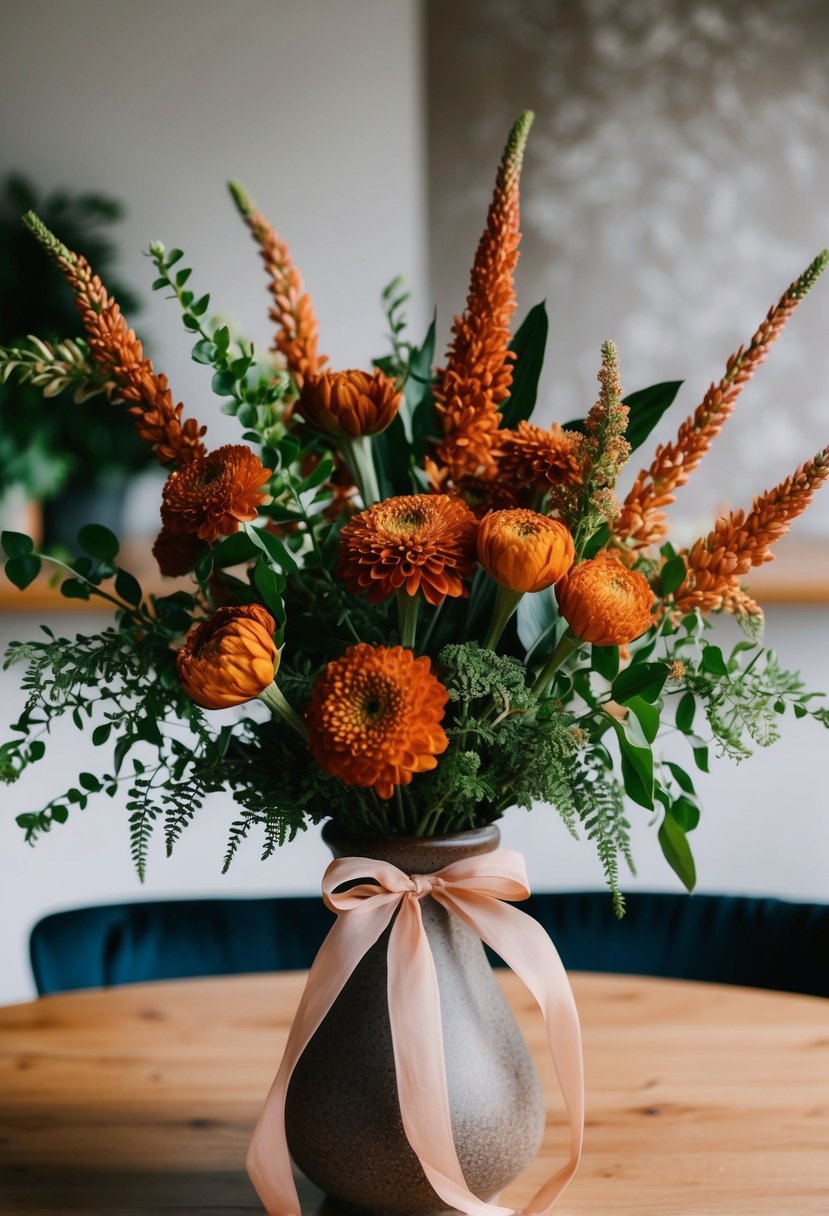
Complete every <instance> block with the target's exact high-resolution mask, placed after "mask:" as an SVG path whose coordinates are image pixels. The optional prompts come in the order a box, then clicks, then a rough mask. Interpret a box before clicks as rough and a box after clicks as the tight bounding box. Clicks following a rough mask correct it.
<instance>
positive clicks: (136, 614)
mask: <svg viewBox="0 0 829 1216" xmlns="http://www.w3.org/2000/svg"><path fill="white" fill-rule="evenodd" d="M34 556H35V557H39V558H40V559H41V561H44V562H51V563H52V565H53V566H60V567H61V569H62V570H65V571H66V573H67V574H71V576H72V578H76V579H78V580H79V581H80V582H82V583H86V585H87V586H88V587H90V588H91V590H92V594H93V595H99V596H100V597H101V599H103V600H109V602H110V604H114V605H115V607H116V608H120V609H121V611H122V612H126V614H127V615H128V616H131V617H132V618H133V620H134V621H141V622H145V621H146V616H145V615H144V613H143V612H142V611H141V610H140V609H138V608H135V607H134V606H133V605H132V604H125V603H124V601H123V600H119V599H116V597H115V596H114V595H110V594H109V592H108V591H102V590H101V588H100V587H99V585H98V584H97V583H93V582H92V580H91V579H89V578H86V576H85V575H83V574H78V572H77V570H73V569H72V567H71V566H69V565H67V563H66V562H62V561H61V560H60V558H58V557H51V556H50V555H49V554H48V553H35V554H34ZM113 577H115V576H114V575H113Z"/></svg>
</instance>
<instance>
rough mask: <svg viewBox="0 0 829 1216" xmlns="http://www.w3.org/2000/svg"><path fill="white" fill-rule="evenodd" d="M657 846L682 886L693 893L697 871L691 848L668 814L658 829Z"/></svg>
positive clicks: (667, 813)
mask: <svg viewBox="0 0 829 1216" xmlns="http://www.w3.org/2000/svg"><path fill="white" fill-rule="evenodd" d="M659 844H660V846H661V848H662V852H663V853H664V855H665V860H666V861H667V863H668V865H669V866H670V867H671V869H672V870H673V871H674V873H675V874H676V875H677V876H678V878H679V879H680V881H681V882H682V884H683V886H684V887H685V888H686V890H688V891H693V889H694V887H695V886H696V882H697V871H696V866H695V865H694V858H693V855H692V853H691V847H690V845H689V844H688V839H687V837H686V835H685V833H684V831H683V830H682V828H681V827H680V826H679V824H678V823H677V822H676V820H675V819H673V818H672V817H671V814H670V812H666V814H665V818H664V819H663V820H662V825H661V827H660V829H659Z"/></svg>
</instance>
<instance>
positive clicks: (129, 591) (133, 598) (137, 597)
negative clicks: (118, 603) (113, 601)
mask: <svg viewBox="0 0 829 1216" xmlns="http://www.w3.org/2000/svg"><path fill="white" fill-rule="evenodd" d="M115 591H116V594H117V595H120V597H121V599H122V600H126V601H127V603H128V604H140V603H141V584H140V583H139V581H138V579H137V578H136V577H135V575H133V574H130V572H129V571H128V570H120V569H119V571H118V573H117V574H116V575H115Z"/></svg>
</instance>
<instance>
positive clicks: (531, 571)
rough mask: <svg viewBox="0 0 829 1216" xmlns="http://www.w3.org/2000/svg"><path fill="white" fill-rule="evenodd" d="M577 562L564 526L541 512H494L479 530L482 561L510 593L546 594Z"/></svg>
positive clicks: (486, 516)
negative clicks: (532, 592) (544, 592)
mask: <svg viewBox="0 0 829 1216" xmlns="http://www.w3.org/2000/svg"><path fill="white" fill-rule="evenodd" d="M574 558H575V549H574V548H573V538H572V536H571V535H570V533H569V532H568V530H567V529H566V528H565V526H564V524H562V523H559V521H558V520H557V519H550V518H549V517H548V516H546V515H539V513H538V512H537V511H526V510H523V509H522V508H517V509H515V510H512V511H490V513H489V514H488V515H485V516H484V518H483V519H482V520H481V524H480V527H479V528H478V560H479V561H480V563H481V565H482V566H483V568H484V570H486V572H487V574H488V575H489V576H490V577H491V578H494V579H495V581H496V583H500V584H501V586H502V587H506V588H507V589H508V590H509V591H520V592H525V591H543V590H544V588H545V587H549V586H551V584H552V583H556V582H558V580H559V579H560V578H561V577H562V576H563V575H565V574H566V573H567V571H568V570H569V569H570V567H571V566H572V564H573V559H574Z"/></svg>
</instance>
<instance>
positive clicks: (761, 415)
mask: <svg viewBox="0 0 829 1216" xmlns="http://www.w3.org/2000/svg"><path fill="white" fill-rule="evenodd" d="M427 12H428V49H429V60H428V62H429V70H430V79H429V88H428V93H427V96H428V99H429V136H430V143H429V156H430V183H431V195H430V205H431V221H432V246H431V249H432V274H433V280H434V289H435V293H436V296H437V300H438V307H439V316H440V318H441V320H442V323H443V332H444V333H445V332H446V330H447V328H448V324H449V321H450V318H451V315H452V313H453V312H456V311H458V310H459V309H460V308H461V306H462V303H463V296H464V290H465V285H466V277H467V274H468V267H469V265H470V263H471V259H472V253H473V250H474V247H475V242H476V240H477V236H478V233H479V231H480V228H481V225H482V220H483V216H484V213H485V209H486V205H487V201H488V195H489V190H490V188H491V182H492V177H493V174H494V170H495V165H496V163H497V160H498V156H499V154H500V148H501V145H502V143H503V139H504V136H505V134H506V132H507V130H508V129H509V126H510V123H511V122H512V120H513V118H514V117H515V115H516V114H517V113H518V112H519V111H520V110H521V109H524V108H531V109H534V110H535V111H536V115H537V118H536V125H535V128H534V130H533V132H532V135H531V137H530V145H529V149H528V153H527V158H526V161H525V170H524V180H523V187H524V188H523V207H522V218H523V224H522V226H523V231H524V241H523V246H522V248H523V256H522V261H521V264H520V267H519V279H518V282H519V300H520V305H519V313H523V312H524V311H526V310H527V309H528V308H529V307H530V306H531V305H532V304H534V303H536V301H538V300H539V299H542V298H545V297H546V298H547V302H548V308H549V311H550V315H551V344H550V347H549V350H548V361H549V365H548V369H547V372H546V379H545V385H544V394H543V414H544V416H545V417H546V418H547V419H549V420H552V419H553V418H557V419H559V420H561V421H565V420H566V419H568V418H571V417H574V416H578V415H579V414H580V413H583V412H584V411H585V410H586V409H587V408H588V407H589V406H590V404H591V403H592V401H593V399H594V392H595V380H594V376H595V372H596V368H597V363H598V348H599V344H600V342H601V341H602V339H604V338H605V337H612V338H614V339H615V340H616V342H617V343H618V345H619V348H620V357H621V365H622V373H623V381H624V385H625V387H626V388H627V389H628V390H630V389H636V388H642V387H644V386H645V385H647V384H651V383H654V382H655V381H658V380H662V379H683V380H685V381H686V384H685V388H684V390H683V393H682V396H681V397H680V399H679V401H678V403H677V404H676V405H675V407H674V410H675V414H674V415H672V422H671V423H669V424H666V425H664V426H663V427H662V429H661V430H660V432H659V435H660V437H665V438H668V437H670V436H671V435H672V434H673V433H674V430H675V426H676V423H678V421H680V420H681V417H682V416H683V415H684V413H689V412H690V411H691V409H693V408H694V406H695V405H696V404H697V403H698V401H699V400H700V398H701V396H702V394H703V392H704V391H705V388H706V387H707V385H708V383H709V381H711V380H713V379H719V376H720V374H721V369H722V368H723V366H724V363H725V359H726V358H727V356H728V355H729V353H730V352H731V351H733V350H735V349H736V348H737V347H738V346H739V345H740V343H742V342H745V341H746V340H747V339H748V338H749V337H750V336H751V334H752V333H753V332H754V330H755V328H756V326H757V324H758V322H759V321H760V319H761V318H762V317H763V316H764V315H765V312H766V310H767V309H768V308H769V306H770V305H771V304H772V303H773V302H774V301H776V300H777V298H778V297H779V296H780V295H781V294H782V291H783V290H784V288H785V287H786V286H787V285H788V283H789V282H791V280H792V279H794V278H795V277H796V276H797V275H798V274H799V273H800V271H801V270H802V269H803V268H804V267H805V266H806V265H807V264H808V262H810V261H811V259H812V257H813V256H814V255H815V254H816V253H817V252H818V251H819V250H820V249H821V248H823V247H824V246H826V245H827V244H829V157H827V151H829V149H828V148H827V142H828V140H829V120H828V119H827V115H828V114H829V72H827V70H826V64H827V56H828V55H829V5H827V4H826V3H825V0H756V2H755V3H753V4H750V5H748V4H745V3H741V2H740V0H714V2H712V3H693V2H688V0H626V2H625V3H624V4H622V3H618V2H617V0H455V3H453V4H445V3H441V0H429V2H428V4H427ZM827 327H829V275H827V280H826V281H824V282H823V283H820V284H819V285H818V287H817V288H816V289H815V291H814V294H813V296H812V297H811V298H810V299H809V300H807V301H806V303H805V304H804V305H803V307H802V309H801V311H800V312H799V314H798V315H797V316H796V317H795V319H794V321H793V322H792V324H791V327H790V328H789V330H788V331H787V332H786V334H785V335H784V337H783V338H782V339H781V340H780V342H779V344H778V345H777V347H776V348H775V349H774V351H773V352H772V355H771V357H770V359H769V362H768V364H767V366H766V367H764V368H763V369H762V372H761V374H760V375H759V376H758V377H757V378H756V380H755V381H754V382H753V383H752V385H750V386H749V388H748V389H747V390H746V392H745V394H744V397H743V398H742V400H741V402H740V405H739V407H738V412H737V414H736V415H735V417H734V418H733V419H732V420H731V422H730V423H729V425H728V427H727V429H726V432H725V433H724V434H723V436H722V437H721V439H720V440H719V441H718V444H717V448H716V450H715V451H712V452H711V454H710V455H709V457H707V458H706V462H705V465H704V466H703V468H701V469H700V470H699V471H698V473H696V474H695V475H694V478H693V480H692V481H691V483H689V485H688V487H687V489H686V490H685V491H683V499H682V503H681V504H677V509H676V510H677V512H680V513H683V514H686V515H696V514H699V515H702V516H705V515H706V514H707V513H711V512H713V511H715V510H716V508H717V507H718V506H720V505H723V504H725V503H728V502H730V503H731V504H732V505H742V504H743V503H746V504H748V503H750V500H751V497H752V495H753V494H754V493H756V492H759V491H760V490H761V489H763V488H765V487H766V486H770V485H773V484H775V483H776V482H777V481H778V480H780V479H781V478H782V477H783V476H785V475H786V474H787V473H788V472H789V471H791V470H793V469H794V468H795V467H796V465H797V464H798V463H799V462H800V461H801V460H804V459H806V458H807V457H809V456H811V455H812V454H813V453H814V452H815V451H816V450H817V449H818V448H819V447H822V446H823V445H824V444H825V443H827V441H829V395H827V390H826V382H827V374H828V373H829V353H827V342H826V333H827ZM797 527H798V531H799V534H800V535H801V536H804V535H805V534H806V533H809V532H813V533H814V532H816V533H819V534H822V535H826V534H829V491H824V494H823V500H822V501H820V500H818V501H816V503H815V504H814V506H813V507H812V508H811V510H810V512H809V514H808V515H807V516H806V517H804V519H803V520H801V521H799V523H798V525H797Z"/></svg>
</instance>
